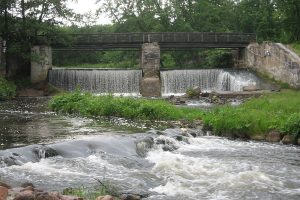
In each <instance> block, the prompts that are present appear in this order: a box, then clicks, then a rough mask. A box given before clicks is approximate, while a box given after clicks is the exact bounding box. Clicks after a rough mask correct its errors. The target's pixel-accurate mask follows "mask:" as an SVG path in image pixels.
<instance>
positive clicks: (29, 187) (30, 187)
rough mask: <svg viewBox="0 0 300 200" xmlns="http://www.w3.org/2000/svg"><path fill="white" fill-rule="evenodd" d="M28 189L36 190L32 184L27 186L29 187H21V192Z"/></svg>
mask: <svg viewBox="0 0 300 200" xmlns="http://www.w3.org/2000/svg"><path fill="white" fill-rule="evenodd" d="M27 190H29V191H34V188H33V187H32V186H27V187H25V188H23V189H21V190H20V192H23V191H27Z"/></svg>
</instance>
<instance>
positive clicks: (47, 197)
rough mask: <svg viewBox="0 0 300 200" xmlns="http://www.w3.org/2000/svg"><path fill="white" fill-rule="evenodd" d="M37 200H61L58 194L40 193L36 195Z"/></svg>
mask: <svg viewBox="0 0 300 200" xmlns="http://www.w3.org/2000/svg"><path fill="white" fill-rule="evenodd" d="M35 200H61V198H60V195H59V194H58V193H48V192H39V193H37V194H36V195H35Z"/></svg>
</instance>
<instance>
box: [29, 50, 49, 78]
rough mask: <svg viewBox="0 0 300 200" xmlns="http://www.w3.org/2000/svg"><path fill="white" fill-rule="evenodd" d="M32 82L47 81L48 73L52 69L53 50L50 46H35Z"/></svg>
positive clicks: (32, 62) (32, 52)
mask: <svg viewBox="0 0 300 200" xmlns="http://www.w3.org/2000/svg"><path fill="white" fill-rule="evenodd" d="M31 57H32V58H31V82H32V83H38V82H43V81H46V80H47V76H48V71H49V69H51V68H52V48H51V47H50V46H34V47H33V48H32V49H31Z"/></svg>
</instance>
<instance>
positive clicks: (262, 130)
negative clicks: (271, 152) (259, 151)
mask: <svg viewBox="0 0 300 200" xmlns="http://www.w3.org/2000/svg"><path fill="white" fill-rule="evenodd" d="M203 120H204V122H205V124H206V126H208V127H209V128H211V129H212V130H213V131H214V132H215V133H216V134H218V135H225V136H228V135H230V136H236V137H246V138H251V137H253V136H254V135H264V136H265V135H266V134H267V133H268V132H269V131H270V130H278V131H280V132H281V133H282V134H293V133H292V130H293V132H297V128H298V131H299V130H300V124H298V125H295V123H297V122H300V93H299V92H295V91H287V92H283V93H276V94H268V95H264V96H263V97H260V98H257V99H252V100H250V101H247V102H245V103H244V104H243V105H241V106H239V107H230V106H224V107H219V108H216V109H214V110H213V111H211V112H208V113H206V115H205V116H204V117H203ZM292 127H293V128H292ZM296 134H298V133H296Z"/></svg>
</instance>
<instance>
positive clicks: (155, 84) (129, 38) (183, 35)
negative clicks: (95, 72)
mask: <svg viewBox="0 0 300 200" xmlns="http://www.w3.org/2000/svg"><path fill="white" fill-rule="evenodd" d="M255 41H256V36H255V35H254V34H249V33H202V32H173V33H171V32H165V33H156V32H155V33H154V32H153V33H97V34H69V35H65V36H63V37H62V36H60V37H59V38H55V37H50V38H47V37H46V36H41V37H39V39H38V44H37V45H36V46H34V47H33V48H32V54H33V55H38V56H37V57H38V58H42V59H39V61H35V60H32V62H31V81H32V82H33V83H35V82H39V81H45V80H47V75H48V70H49V69H51V67H52V49H53V50H72V51H73V50H78V51H100V50H109V49H120V48H121V49H137V50H140V51H141V53H140V67H141V69H142V80H141V82H140V93H141V94H142V95H143V96H146V97H158V96H160V95H161V92H160V91H161V81H160V73H159V70H160V59H161V49H165V48H238V49H239V50H241V49H244V48H246V47H247V46H248V45H249V43H251V42H255ZM45 44H47V45H45Z"/></svg>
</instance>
